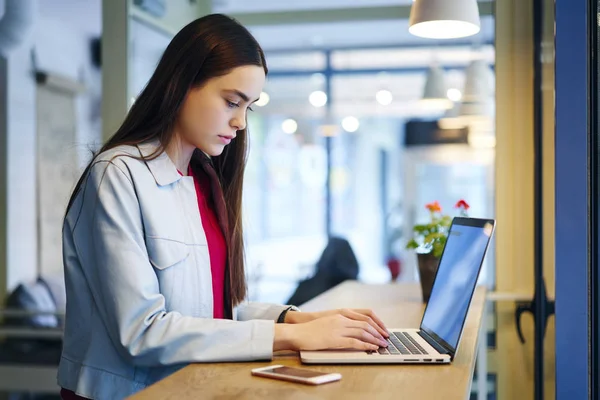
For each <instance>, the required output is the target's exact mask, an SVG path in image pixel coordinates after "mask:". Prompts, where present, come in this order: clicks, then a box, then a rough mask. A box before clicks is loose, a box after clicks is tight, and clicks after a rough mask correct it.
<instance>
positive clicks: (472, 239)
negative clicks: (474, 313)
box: [421, 218, 493, 350]
mask: <svg viewBox="0 0 600 400" xmlns="http://www.w3.org/2000/svg"><path fill="white" fill-rule="evenodd" d="M492 223H493V221H485V220H472V219H464V218H455V220H454V223H453V224H452V226H451V228H450V232H449V233H448V240H447V242H446V246H445V248H444V253H443V254H442V258H441V260H440V265H439V267H438V271H437V275H436V277H435V282H434V284H433V287H432V289H431V296H430V297H429V302H428V303H427V308H426V309H425V313H424V315H423V321H422V322H421V329H422V330H425V331H428V332H430V333H434V334H435V335H437V336H438V337H439V338H441V339H443V340H444V341H445V342H446V343H447V344H449V345H450V346H451V347H452V349H454V350H456V346H457V345H458V340H459V338H460V334H461V332H462V328H463V324H464V322H465V319H466V316H467V311H468V308H469V304H470V302H471V297H472V296H473V291H474V290H475V285H476V284H477V277H478V276H479V269H480V268H481V264H482V263H483V257H484V256H485V252H486V249H487V246H488V243H489V240H490V237H491V235H492V231H493V225H492Z"/></svg>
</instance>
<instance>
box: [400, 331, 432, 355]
mask: <svg viewBox="0 0 600 400" xmlns="http://www.w3.org/2000/svg"><path fill="white" fill-rule="evenodd" d="M405 336H406V337H407V338H408V340H410V341H411V342H412V344H414V345H415V346H416V347H417V349H419V350H421V352H422V353H423V354H427V352H426V351H425V349H424V348H423V346H421V345H420V344H419V342H417V340H416V339H415V338H413V337H412V336H411V335H408V334H405Z"/></svg>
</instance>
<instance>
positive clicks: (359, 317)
mask: <svg viewBox="0 0 600 400" xmlns="http://www.w3.org/2000/svg"><path fill="white" fill-rule="evenodd" d="M361 311H369V310H343V311H342V315H344V316H345V317H346V318H349V319H353V320H356V321H364V322H367V323H368V324H369V325H371V326H372V327H373V329H375V330H377V332H379V334H380V335H381V336H382V337H384V338H387V337H389V336H390V335H389V334H388V332H387V330H386V329H384V328H382V327H381V326H380V325H379V324H378V323H377V321H376V320H375V319H373V317H371V316H369V315H367V314H365V313H363V312H361ZM375 318H377V317H375Z"/></svg>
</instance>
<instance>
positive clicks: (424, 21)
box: [408, 0, 481, 39]
mask: <svg viewBox="0 0 600 400" xmlns="http://www.w3.org/2000/svg"><path fill="white" fill-rule="evenodd" d="M480 29H481V23H480V21H479V7H478V6H477V0H416V1H415V2H414V3H413V5H412V8H411V11H410V20H409V28H408V31H409V32H410V33H412V34H413V35H415V36H419V37H424V38H430V39H453V38H461V37H467V36H472V35H475V34H476V33H478V32H479V30H480Z"/></svg>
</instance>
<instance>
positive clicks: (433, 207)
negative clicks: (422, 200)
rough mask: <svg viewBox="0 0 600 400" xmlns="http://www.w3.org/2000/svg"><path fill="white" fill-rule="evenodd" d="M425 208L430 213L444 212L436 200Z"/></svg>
mask: <svg viewBox="0 0 600 400" xmlns="http://www.w3.org/2000/svg"><path fill="white" fill-rule="evenodd" d="M425 208H426V209H428V210H429V211H430V212H432V213H433V212H436V211H437V212H442V206H440V203H439V202H438V201H437V200H436V201H434V202H433V203H429V204H426V205H425Z"/></svg>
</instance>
